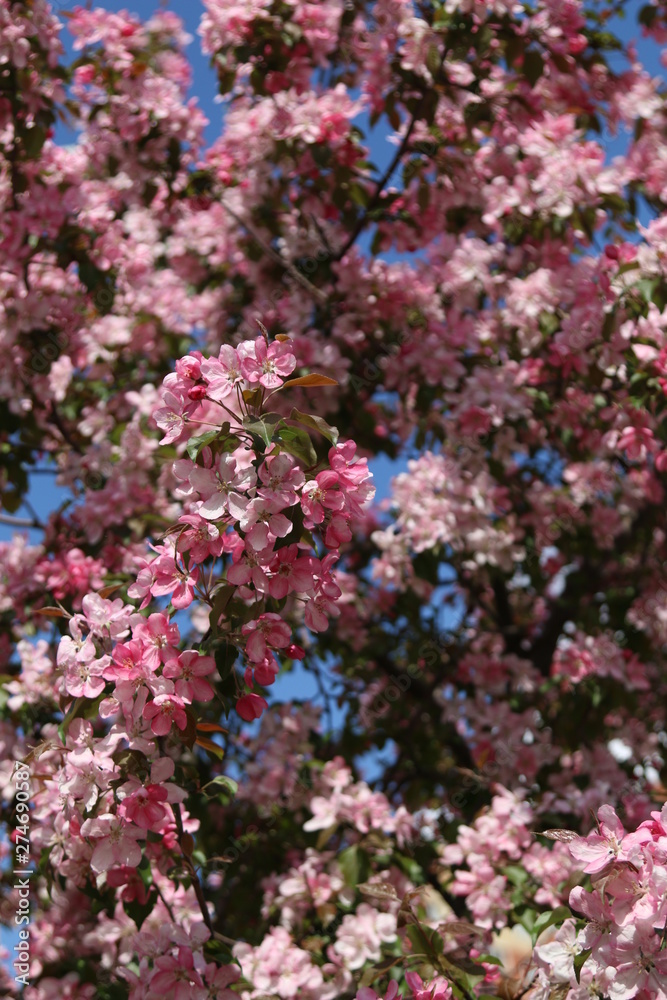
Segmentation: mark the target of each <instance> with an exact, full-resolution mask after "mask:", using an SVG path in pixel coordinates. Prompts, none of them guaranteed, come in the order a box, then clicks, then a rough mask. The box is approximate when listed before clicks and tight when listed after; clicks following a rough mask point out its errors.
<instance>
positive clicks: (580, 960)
mask: <svg viewBox="0 0 667 1000" xmlns="http://www.w3.org/2000/svg"><path fill="white" fill-rule="evenodd" d="M591 952H592V948H587V949H586V951H580V952H579V954H578V955H575V956H574V974H575V976H576V977H577V982H579V976H580V975H581V969H582V966H583V964H584V962H585V961H586V959H587V958H590V956H591Z"/></svg>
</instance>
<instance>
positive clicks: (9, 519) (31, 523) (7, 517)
mask: <svg viewBox="0 0 667 1000" xmlns="http://www.w3.org/2000/svg"><path fill="white" fill-rule="evenodd" d="M0 524H8V525H10V526H11V527H12V528H39V529H40V531H44V525H43V524H42V522H41V521H40V520H39V519H38V518H36V517H13V516H12V515H11V514H2V513H0Z"/></svg>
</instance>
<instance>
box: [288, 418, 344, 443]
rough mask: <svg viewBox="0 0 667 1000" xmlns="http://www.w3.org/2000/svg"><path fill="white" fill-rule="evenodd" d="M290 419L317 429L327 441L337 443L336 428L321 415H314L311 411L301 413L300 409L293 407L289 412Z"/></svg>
mask: <svg viewBox="0 0 667 1000" xmlns="http://www.w3.org/2000/svg"><path fill="white" fill-rule="evenodd" d="M290 420H298V421H299V423H300V424H305V425H306V427H310V428H312V429H313V430H316V431H319V432H320V434H321V435H322V436H323V437H325V438H326V439H327V441H331V443H332V444H334V445H335V444H338V436H339V435H338V428H337V427H332V426H331V425H330V424H328V423H327V422H326V420H323V419H322V417H316V416H314V415H313V414H311V413H301V411H300V410H297V409H293V410H292V412H291V413H290Z"/></svg>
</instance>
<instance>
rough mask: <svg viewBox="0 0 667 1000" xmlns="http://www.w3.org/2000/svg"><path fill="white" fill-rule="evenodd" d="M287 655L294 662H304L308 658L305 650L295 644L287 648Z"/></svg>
mask: <svg viewBox="0 0 667 1000" xmlns="http://www.w3.org/2000/svg"><path fill="white" fill-rule="evenodd" d="M285 653H286V654H287V656H289V657H291V659H293V660H304V659H305V658H306V651H305V649H302V648H301V646H295V645H294V643H292V644H291V645H290V646H288V647H287V649H286V650H285Z"/></svg>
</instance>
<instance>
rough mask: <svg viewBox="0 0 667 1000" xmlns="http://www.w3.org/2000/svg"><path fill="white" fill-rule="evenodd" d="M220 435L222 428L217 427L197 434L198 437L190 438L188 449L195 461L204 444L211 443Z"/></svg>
mask: <svg viewBox="0 0 667 1000" xmlns="http://www.w3.org/2000/svg"><path fill="white" fill-rule="evenodd" d="M219 436H220V429H219V428H218V427H215V428H214V429H213V430H212V431H205V432H204V433H203V434H197V436H196V437H193V438H190V440H189V441H188V444H187V448H186V451H187V453H188V455H189V456H190V458H191V459H192V461H193V462H196V461H197V456H198V455H199V452H200V451H201V450H202V448H203V447H204V445H207V444H210V443H211V441H215V440H216V438H218V437H219Z"/></svg>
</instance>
